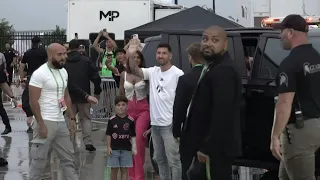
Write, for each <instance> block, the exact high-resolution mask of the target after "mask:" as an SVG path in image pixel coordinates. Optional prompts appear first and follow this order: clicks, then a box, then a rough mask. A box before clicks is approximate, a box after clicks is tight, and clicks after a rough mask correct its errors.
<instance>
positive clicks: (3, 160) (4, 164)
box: [0, 158, 8, 167]
mask: <svg viewBox="0 0 320 180" xmlns="http://www.w3.org/2000/svg"><path fill="white" fill-rule="evenodd" d="M6 165H8V161H7V160H5V159H4V158H0V167H3V166H6Z"/></svg>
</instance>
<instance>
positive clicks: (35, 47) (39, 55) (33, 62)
mask: <svg viewBox="0 0 320 180" xmlns="http://www.w3.org/2000/svg"><path fill="white" fill-rule="evenodd" d="M31 42H32V48H31V49H29V50H28V51H26V52H25V53H24V55H23V58H22V60H21V63H20V68H19V74H20V81H21V83H26V85H25V89H24V91H23V94H22V109H23V111H24V112H25V113H26V115H27V124H28V126H29V128H28V130H27V132H28V133H32V132H33V131H32V128H31V126H30V124H31V122H32V117H33V113H32V111H31V108H30V105H29V91H28V82H29V78H30V77H31V75H32V73H33V72H34V71H35V70H36V69H38V68H39V67H40V66H41V65H42V64H44V63H45V62H46V61H47V52H46V50H45V49H43V48H40V47H39V44H40V38H39V37H38V36H34V37H33V38H32V40H31ZM26 66H27V79H26V78H25V67H26Z"/></svg>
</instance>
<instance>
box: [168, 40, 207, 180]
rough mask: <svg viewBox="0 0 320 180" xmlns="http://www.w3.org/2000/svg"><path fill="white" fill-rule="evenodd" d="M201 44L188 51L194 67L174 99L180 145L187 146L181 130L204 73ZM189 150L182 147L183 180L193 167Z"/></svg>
mask: <svg viewBox="0 0 320 180" xmlns="http://www.w3.org/2000/svg"><path fill="white" fill-rule="evenodd" d="M200 46H201V45H200V43H198V42H195V43H192V44H191V45H190V46H189V47H188V49H187V51H188V58H189V63H190V64H191V66H192V70H191V71H190V72H189V73H187V74H184V75H183V76H180V78H179V81H178V85H177V89H176V97H175V99H174V105H173V127H172V131H173V136H174V138H175V139H176V140H177V141H179V142H180V145H187V142H188V139H184V138H182V137H181V129H183V126H182V125H183V124H184V122H185V121H186V117H187V110H188V107H189V104H190V101H191V98H192V95H193V92H194V90H195V88H196V86H197V84H198V80H199V77H200V74H201V72H202V68H203V64H204V59H203V57H202V55H201V51H200ZM187 149H188V148H186V147H184V148H182V147H180V156H181V157H180V158H181V164H182V180H189V179H188V177H187V171H188V169H189V167H190V165H191V162H192V159H193V156H194V155H193V154H185V153H184V152H186V153H187V152H188V151H187Z"/></svg>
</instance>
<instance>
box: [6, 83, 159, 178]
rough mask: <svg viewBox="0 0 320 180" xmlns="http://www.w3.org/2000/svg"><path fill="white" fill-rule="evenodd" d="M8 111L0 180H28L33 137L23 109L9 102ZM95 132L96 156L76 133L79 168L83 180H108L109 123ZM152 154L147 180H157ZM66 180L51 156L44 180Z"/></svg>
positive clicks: (97, 127) (18, 93)
mask: <svg viewBox="0 0 320 180" xmlns="http://www.w3.org/2000/svg"><path fill="white" fill-rule="evenodd" d="M13 89H14V92H15V96H16V97H18V98H19V97H20V95H21V93H22V89H21V88H17V87H13ZM4 106H5V109H6V110H7V113H8V116H9V119H10V123H11V127H12V132H11V133H10V134H8V135H5V136H1V138H0V155H1V156H3V157H4V158H6V159H7V160H8V162H9V165H8V166H7V167H0V180H28V179H29V175H28V174H29V173H28V171H29V163H30V153H29V151H30V145H31V144H30V143H29V142H30V140H31V139H32V134H28V133H27V132H26V130H27V125H26V116H25V114H24V112H23V111H22V109H21V108H19V107H18V108H15V109H13V108H12V107H11V105H10V103H8V102H4ZM93 124H94V127H95V131H93V133H92V139H93V145H94V146H95V147H96V149H97V150H96V152H93V153H91V152H88V151H86V150H85V148H84V145H83V141H82V137H81V131H80V132H78V133H77V144H78V148H77V150H76V151H77V152H76V158H77V162H78V163H77V166H78V168H79V175H80V180H107V179H109V178H108V171H107V170H106V168H105V165H106V162H107V155H106V136H105V131H106V125H107V124H106V123H93ZM3 130H4V125H3V126H0V131H1V132H2V131H3ZM148 152H149V151H148V150H147V152H146V163H145V172H146V176H145V179H146V180H151V179H154V178H153V176H154V173H153V170H152V167H151V163H150V158H149V157H148V154H149V153H148ZM47 179H48V180H49V179H52V180H63V178H61V169H60V168H59V160H58V159H57V158H56V157H55V155H52V158H51V161H48V164H47V167H46V169H45V172H44V174H43V180H47Z"/></svg>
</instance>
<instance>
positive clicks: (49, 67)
mask: <svg viewBox="0 0 320 180" xmlns="http://www.w3.org/2000/svg"><path fill="white" fill-rule="evenodd" d="M47 66H48V69H49V70H50V72H51V74H52V76H53V78H54V81H55V82H56V84H57V98H58V99H59V84H58V81H57V79H56V77H55V75H54V74H53V72H52V70H51V68H50V67H49V65H48V63H47ZM58 72H59V75H60V78H61V80H62V95H63V89H64V80H63V78H62V76H61V73H60V70H58Z"/></svg>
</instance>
